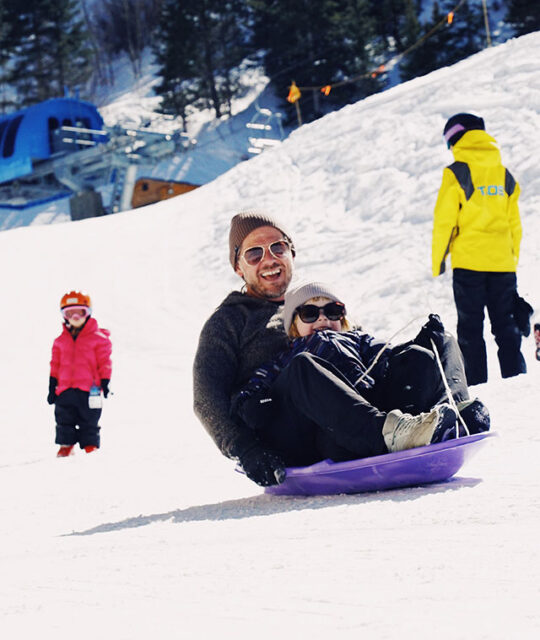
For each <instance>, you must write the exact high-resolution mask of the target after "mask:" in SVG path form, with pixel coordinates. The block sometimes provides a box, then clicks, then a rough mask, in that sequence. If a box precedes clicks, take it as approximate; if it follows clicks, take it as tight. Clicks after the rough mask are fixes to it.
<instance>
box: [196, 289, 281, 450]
mask: <svg viewBox="0 0 540 640" xmlns="http://www.w3.org/2000/svg"><path fill="white" fill-rule="evenodd" d="M282 311H283V303H281V302H280V303H276V302H270V301H268V300H264V299H260V298H254V297H253V296H248V295H246V294H245V293H240V292H238V291H234V292H232V293H230V294H229V295H228V296H227V297H226V298H225V300H224V301H223V302H222V303H221V305H220V306H219V307H218V308H217V309H216V311H215V312H214V313H213V314H212V315H211V316H210V318H209V319H208V320H207V321H206V323H205V325H204V327H203V329H202V331H201V336H200V339H199V346H198V349H197V353H196V355H195V362H194V365H193V396H194V409H195V413H196V414H197V416H198V418H199V419H200V421H201V422H202V423H203V425H204V427H205V428H206V430H207V431H208V433H209V434H210V435H211V436H212V438H213V439H214V442H215V443H216V444H217V446H218V447H219V449H220V450H221V452H222V453H223V454H224V455H226V456H228V457H229V458H235V457H238V456H240V455H241V454H242V453H243V452H244V451H245V450H246V449H248V448H249V447H250V446H252V445H253V444H255V443H256V442H257V437H256V434H255V432H254V431H253V430H251V429H249V428H248V427H246V426H245V425H243V424H242V423H239V422H237V421H235V420H233V419H232V418H231V411H230V410H231V399H232V397H233V396H234V395H235V393H237V392H238V390H239V389H240V388H241V387H242V386H243V385H245V384H246V382H247V381H248V380H249V378H250V377H251V375H252V374H253V372H254V371H255V369H256V368H257V367H259V366H260V365H261V364H263V363H265V362H267V361H268V360H271V359H272V358H273V357H274V356H275V355H277V354H278V353H279V352H281V351H283V350H284V349H285V348H286V347H287V344H288V339H287V336H286V334H285V331H284V329H283V319H282Z"/></svg>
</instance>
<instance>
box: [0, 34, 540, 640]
mask: <svg viewBox="0 0 540 640" xmlns="http://www.w3.org/2000/svg"><path fill="white" fill-rule="evenodd" d="M539 58H540V33H538V34H531V35H529V36H526V37H523V38H521V39H518V40H514V41H510V42H508V43H506V44H504V45H501V46H499V47H496V48H493V49H491V50H488V51H484V52H483V53H480V54H478V55H476V56H474V57H473V58H470V59H468V60H466V61H463V62H461V63H459V64H457V65H455V66H454V67H451V68H446V69H442V70H439V71H438V72H435V73H433V74H431V75H429V76H426V77H424V78H421V79H417V80H415V81H412V82H410V83H408V84H404V85H401V86H399V87H396V88H394V89H392V90H390V91H388V92H386V93H383V94H380V95H377V96H373V97H371V98H369V99H367V100H365V101H363V102H360V103H358V104H355V105H352V106H349V107H347V108H345V109H343V110H341V111H339V112H337V113H334V114H332V115H330V116H328V117H326V118H324V119H322V120H320V121H317V122H315V123H313V124H311V125H309V126H305V127H303V128H302V129H300V130H298V131H296V132H295V133H293V134H292V135H291V136H290V138H289V139H288V140H287V141H286V142H285V143H284V144H282V145H281V146H280V147H279V148H277V149H275V150H274V151H271V152H265V153H264V154H263V155H262V156H260V157H258V158H256V159H254V160H252V161H249V162H247V163H242V164H240V165H238V166H237V167H235V168H234V169H232V170H231V171H229V172H228V173H226V174H225V175H223V176H221V177H220V178H218V179H217V180H215V181H214V182H211V183H210V184H208V185H206V186H205V187H203V188H201V189H199V190H197V191H193V192H191V193H189V194H186V195H183V196H180V197H178V198H175V199H172V200H169V201H166V202H162V203H159V204H156V205H153V206H150V207H146V208H143V209H139V210H137V211H134V212H126V213H122V214H118V215H115V216H109V217H106V218H100V219H95V220H87V221H82V222H78V223H68V224H56V225H46V226H31V227H28V228H20V229H14V230H11V231H7V232H4V233H1V234H0V269H1V271H2V273H4V278H3V279H2V283H1V285H0V286H1V291H2V300H3V303H4V312H3V313H2V315H1V317H0V329H1V333H0V335H2V336H3V338H4V339H3V340H2V352H1V353H2V361H3V363H4V366H3V367H2V368H1V370H0V384H1V389H2V404H3V412H4V421H3V423H4V427H3V439H2V440H3V446H2V448H1V450H0V474H1V475H0V486H1V487H2V509H3V517H2V524H1V525H0V566H1V567H2V577H3V580H2V585H1V587H0V603H1V604H0V631H1V632H2V635H3V637H6V638H7V637H9V638H13V639H19V638H20V639H24V640H26V639H27V638H33V637H40V638H55V639H62V640H63V639H68V638H69V639H71V638H73V637H77V638H81V639H86V638H92V639H94V638H97V637H100V638H115V639H118V640H121V639H122V640H123V639H125V640H133V639H137V640H138V639H141V640H143V639H144V640H147V638H148V637H149V636H151V637H154V638H186V639H190V640H191V639H203V638H204V639H206V638H218V637H219V638H222V639H228V638H231V639H233V638H234V639H239V638H241V639H246V640H247V639H251V638H261V639H267V638H268V639H270V638H272V639H273V638H276V637H280V638H291V637H301V638H312V639H319V638H320V639H323V638H324V639H325V640H326V639H327V638H329V637H335V638H340V639H341V638H347V639H348V638H358V637H359V636H360V635H361V636H363V637H368V638H377V639H379V638H381V639H382V638H400V639H403V638H433V637H437V638H439V639H447V638H448V639H450V638H451V639H452V640H455V639H456V638H467V639H470V638H474V639H478V638H489V639H490V640H492V639H503V638H504V639H506V638H508V637H520V638H536V637H538V631H539V628H540V612H539V609H538V602H539V596H540V588H539V578H540V575H539V574H540V561H539V550H538V539H539V535H540V519H539V504H540V501H539V493H540V491H539V490H540V478H539V474H538V459H539V457H540V436H539V432H538V389H539V386H540V363H539V362H537V361H536V360H535V359H534V355H533V342H532V338H528V339H526V340H524V343H523V351H524V354H525V357H526V359H527V362H528V366H529V373H528V374H527V375H526V376H520V377H518V378H514V379H510V380H505V381H502V380H501V379H500V377H499V373H498V370H497V362H496V355H495V349H494V347H493V344H492V341H491V340H490V338H488V342H489V357H490V381H489V382H488V383H487V384H485V385H480V386H478V387H476V388H474V389H473V391H474V393H475V394H477V395H478V396H479V397H481V398H482V399H483V400H484V402H485V403H486V404H487V405H488V407H489V409H490V411H491V414H492V422H493V427H494V429H495V430H496V431H497V432H498V434H499V437H498V438H496V439H492V440H491V442H490V443H489V445H486V447H485V448H484V450H483V451H481V452H480V453H479V454H478V455H477V457H475V458H474V459H473V460H472V461H471V462H470V463H469V464H468V466H466V467H464V468H463V469H462V470H461V471H460V472H459V473H458V475H457V476H456V477H455V478H454V479H453V480H451V481H449V482H447V483H442V484H437V485H433V486H427V487H421V488H412V489H406V490H395V491H388V492H383V493H371V494H363V495H354V496H334V497H313V498H277V497H270V496H265V495H264V494H263V493H262V491H261V489H260V488H258V487H257V486H256V485H254V484H252V483H251V482H250V481H249V480H247V479H246V478H244V477H242V476H241V475H239V474H237V473H235V472H234V470H233V469H234V465H233V463H232V462H231V461H229V460H227V459H225V458H223V457H222V456H221V455H220V454H219V452H218V450H217V449H216V447H215V446H214V444H213V443H212V442H211V440H210V438H209V437H208V436H207V434H206V433H205V431H204V429H203V428H202V427H201V425H200V424H199V423H198V421H197V420H196V418H195V417H194V415H193V413H192V408H191V407H192V397H191V395H192V391H191V365H192V360H193V355H194V352H195V349H196V344H197V338H198V335H199V331H200V329H201V325H202V323H203V322H204V320H205V319H206V318H207V317H208V315H209V314H210V313H211V312H212V310H213V309H214V308H215V306H216V305H217V304H218V303H219V302H220V301H221V300H222V298H223V297H224V296H225V295H226V294H227V293H228V291H230V290H231V288H235V287H239V286H240V281H239V280H238V279H237V278H236V276H235V275H234V273H233V271H232V269H231V268H230V265H229V263H228V259H227V232H228V224H229V220H230V218H231V216H232V215H233V214H234V213H235V212H237V211H238V210H240V209H241V208H244V207H251V206H258V207H267V208H268V209H269V210H271V211H273V212H277V213H279V214H281V215H282V216H284V217H285V218H286V219H287V220H288V222H289V225H290V227H291V228H292V229H293V233H294V239H295V243H296V246H297V252H298V253H297V260H296V266H297V272H298V274H299V275H301V276H302V277H323V278H324V279H325V280H328V281H330V282H333V283H342V284H343V289H344V291H345V292H346V293H345V294H344V295H345V297H346V302H347V305H348V306H349V307H350V308H351V310H352V311H353V315H355V316H356V318H357V319H359V320H361V322H362V324H363V326H364V327H365V329H366V330H368V331H370V332H372V333H373V334H375V335H377V336H380V337H389V336H391V335H393V334H394V333H395V332H397V331H399V330H400V329H401V331H400V333H399V334H398V335H397V336H396V338H394V342H396V341H399V340H405V339H408V338H409V337H411V336H412V335H414V334H415V333H416V331H417V330H418V328H419V327H420V325H421V324H422V323H423V322H424V320H425V318H426V317H427V315H428V313H429V312H432V311H435V312H438V313H439V314H440V315H441V316H442V318H443V320H444V321H445V323H446V325H447V326H448V328H450V329H452V330H454V328H455V311H454V305H453V301H452V294H451V276H450V275H449V274H446V275H444V276H442V277H441V278H438V279H436V280H433V279H432V278H431V275H430V232H431V216H432V210H433V205H434V202H435V198H436V194H437V190H438V186H439V182H440V178H441V172H442V167H443V166H444V165H445V164H448V163H449V162H450V161H451V156H450V154H449V152H448V151H447V150H446V149H445V147H444V144H443V141H442V137H441V131H442V127H443V125H444V122H445V120H446V118H447V117H448V116H450V115H451V114H453V113H455V112H457V111H461V110H472V111H475V112H478V113H480V114H482V115H483V116H484V118H485V120H486V123H487V127H488V130H489V131H490V132H491V133H492V134H493V135H494V136H495V137H496V138H497V139H498V140H499V142H500V143H501V146H502V150H503V159H504V161H505V162H506V163H507V164H508V166H509V167H510V168H511V170H512V171H513V173H514V175H515V176H516V178H517V179H518V180H519V181H520V183H521V186H522V190H523V195H522V198H521V211H522V221H523V226H524V240H523V244H522V259H521V263H520V268H519V272H518V277H519V288H520V291H521V293H522V294H523V295H524V296H525V297H526V298H528V299H529V300H530V301H531V302H532V304H533V305H534V306H535V307H538V306H539V305H540V300H539V297H538V284H537V282H538V274H539V262H540V250H539V249H540V247H539V243H540V232H539V233H536V232H537V231H539V230H540V221H539V215H540V214H539V208H540V173H539V171H538V165H539V161H540V158H539V151H538V150H539V149H540V76H539V75H538V62H537V61H538V59H539ZM71 288H81V289H84V290H86V291H88V292H89V293H90V294H91V295H92V297H93V300H94V315H95V317H96V318H97V319H98V321H99V322H100V324H101V325H102V326H105V327H107V328H109V329H110V330H111V332H112V339H113V345H114V351H113V356H114V373H113V381H112V385H111V386H112V388H113V391H114V395H113V396H112V397H110V398H109V399H108V400H107V401H106V402H105V408H104V412H103V419H102V427H103V428H102V449H101V450H100V451H99V452H97V453H95V454H91V455H86V454H84V453H81V452H80V451H78V452H77V455H75V456H74V457H72V458H69V459H64V460H58V459H56V458H55V453H56V446H55V445H54V444H53V442H54V419H53V409H52V408H51V407H49V406H48V405H47V404H46V402H45V398H46V395H47V381H48V375H49V371H48V363H49V358H50V348H51V344H52V340H53V339H54V337H55V336H56V335H57V334H58V333H59V330H60V326H61V319H60V315H59V313H58V308H57V305H58V301H59V299H60V296H61V295H62V294H63V293H64V292H65V291H66V290H68V289H71ZM411 320H412V321H413V322H412V324H409V323H410V321H411ZM486 334H487V335H489V332H488V330H487V329H486Z"/></svg>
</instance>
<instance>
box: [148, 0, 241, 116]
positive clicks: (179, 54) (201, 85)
mask: <svg viewBox="0 0 540 640" xmlns="http://www.w3.org/2000/svg"><path fill="white" fill-rule="evenodd" d="M246 17H247V8H246V4H245V2H244V0H165V2H164V6H163V10H162V17H161V20H160V22H159V28H158V32H157V35H156V44H155V53H156V59H157V61H158V63H159V65H160V71H159V75H160V76H161V78H162V80H161V84H160V85H159V86H158V87H157V89H156V93H157V94H158V95H161V96H163V101H162V105H161V109H162V110H163V111H165V112H169V113H171V112H172V113H175V114H176V115H180V116H182V118H183V119H184V122H185V120H186V117H187V109H188V107H189V106H190V105H193V106H197V107H211V108H212V109H214V111H215V114H216V117H217V118H220V117H221V116H222V115H223V114H224V113H230V112H231V104H232V98H233V97H234V96H236V95H238V94H239V93H240V92H241V91H242V90H243V87H242V86H241V84H240V78H239V76H237V75H236V74H235V69H236V68H237V67H238V65H239V64H240V63H241V61H242V60H243V58H244V56H245V55H246V52H247V50H246V45H245V42H246V34H245V31H246V26H245V25H246Z"/></svg>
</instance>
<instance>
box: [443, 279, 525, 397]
mask: <svg viewBox="0 0 540 640" xmlns="http://www.w3.org/2000/svg"><path fill="white" fill-rule="evenodd" d="M453 289H454V300H455V302H456V308H457V314H458V324H457V337H458V343H459V346H460V348H461V351H462V353H463V358H464V360H465V371H466V374H467V382H468V384H469V385H473V384H480V383H482V382H487V379H488V368H487V356H486V343H485V342H484V308H486V307H487V310H488V314H489V319H490V322H491V333H492V334H493V335H494V337H495V342H496V343H497V346H498V351H497V355H498V357H499V365H500V369H501V375H502V377H503V378H510V377H512V376H517V375H518V374H520V373H526V372H527V365H526V364H525V360H524V358H523V355H522V354H521V351H520V348H521V333H520V332H519V329H518V327H517V324H516V321H515V319H514V296H515V292H516V274H515V273H513V272H501V273H497V272H491V271H470V270H469V269H454V272H453Z"/></svg>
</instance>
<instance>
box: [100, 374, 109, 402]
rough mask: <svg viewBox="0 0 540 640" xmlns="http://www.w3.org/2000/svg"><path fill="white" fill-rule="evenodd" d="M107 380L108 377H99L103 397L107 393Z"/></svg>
mask: <svg viewBox="0 0 540 640" xmlns="http://www.w3.org/2000/svg"><path fill="white" fill-rule="evenodd" d="M109 382H110V380H109V378H101V390H102V391H103V397H104V398H106V397H107V396H108V395H109Z"/></svg>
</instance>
